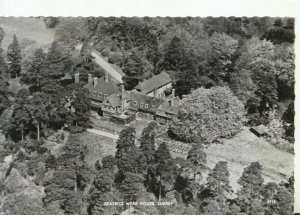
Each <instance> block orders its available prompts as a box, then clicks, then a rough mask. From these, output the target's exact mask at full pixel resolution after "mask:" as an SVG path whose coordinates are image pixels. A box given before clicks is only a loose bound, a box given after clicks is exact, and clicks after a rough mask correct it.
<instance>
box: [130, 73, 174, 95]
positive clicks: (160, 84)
mask: <svg viewBox="0 0 300 215" xmlns="http://www.w3.org/2000/svg"><path fill="white" fill-rule="evenodd" d="M172 83H173V80H172V79H171V77H170V75H169V74H167V73H166V72H161V73H159V74H158V75H154V76H152V77H151V78H149V79H146V80H144V81H143V82H140V83H139V84H138V85H137V86H136V87H135V89H136V91H137V92H140V93H142V94H145V95H147V96H151V97H156V98H161V97H165V91H166V90H168V89H172Z"/></svg>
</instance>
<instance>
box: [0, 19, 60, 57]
mask: <svg viewBox="0 0 300 215" xmlns="http://www.w3.org/2000/svg"><path fill="white" fill-rule="evenodd" d="M0 26H1V27H2V28H3V30H4V32H5V35H4V39H3V41H2V44H1V46H2V48H3V49H4V51H5V52H6V50H7V47H8V45H9V44H10V43H11V41H12V38H13V35H14V34H15V35H16V36H17V38H18V39H19V41H20V42H21V41H22V40H23V39H29V40H33V41H36V42H37V44H38V45H39V46H41V47H42V48H46V49H47V48H48V47H49V46H50V44H51V43H52V42H53V40H54V35H55V29H47V28H46V26H45V24H44V21H43V19H42V18H33V17H31V18H24V17H19V18H17V17H0Z"/></svg>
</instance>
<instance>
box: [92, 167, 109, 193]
mask: <svg viewBox="0 0 300 215" xmlns="http://www.w3.org/2000/svg"><path fill="white" fill-rule="evenodd" d="M94 185H95V187H96V188H97V189H98V190H99V191H101V192H102V193H106V192H110V191H111V189H112V186H113V176H112V173H111V172H110V171H109V170H108V169H103V170H101V171H100V172H98V173H97V175H96V177H95V179H94Z"/></svg>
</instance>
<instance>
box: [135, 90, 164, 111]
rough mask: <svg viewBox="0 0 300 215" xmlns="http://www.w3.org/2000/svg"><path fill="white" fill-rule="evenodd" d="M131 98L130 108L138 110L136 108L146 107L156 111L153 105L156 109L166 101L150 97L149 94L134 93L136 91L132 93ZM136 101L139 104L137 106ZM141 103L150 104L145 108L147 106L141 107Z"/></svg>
mask: <svg viewBox="0 0 300 215" xmlns="http://www.w3.org/2000/svg"><path fill="white" fill-rule="evenodd" d="M130 99H131V101H132V102H131V103H130V108H131V109H134V110H136V109H145V110H150V111H151V110H152V111H154V109H153V106H154V107H155V109H157V108H158V107H159V106H160V105H161V104H162V103H163V102H164V100H163V99H160V98H155V97H150V96H147V95H143V94H140V93H134V92H131V93H130ZM134 102H137V105H138V106H135V105H134ZM141 103H142V104H148V105H149V106H148V108H145V106H143V107H140V104H141Z"/></svg>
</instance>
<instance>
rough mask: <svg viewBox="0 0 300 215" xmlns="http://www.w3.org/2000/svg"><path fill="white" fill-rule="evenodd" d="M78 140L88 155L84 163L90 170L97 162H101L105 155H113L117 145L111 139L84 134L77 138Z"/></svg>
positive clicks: (88, 133)
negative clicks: (85, 148)
mask: <svg viewBox="0 0 300 215" xmlns="http://www.w3.org/2000/svg"><path fill="white" fill-rule="evenodd" d="M79 140H80V141H81V143H82V144H84V145H86V146H87V149H88V154H87V155H86V156H85V161H86V162H87V163H88V165H89V166H90V167H91V168H94V165H95V162H96V161H97V160H102V158H103V157H105V156H107V155H113V156H114V155H115V152H116V146H117V144H116V142H115V141H113V139H110V138H107V137H103V136H100V135H97V134H93V133H90V132H84V133H82V135H80V136H79Z"/></svg>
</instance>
